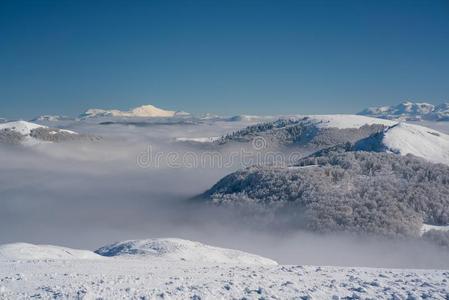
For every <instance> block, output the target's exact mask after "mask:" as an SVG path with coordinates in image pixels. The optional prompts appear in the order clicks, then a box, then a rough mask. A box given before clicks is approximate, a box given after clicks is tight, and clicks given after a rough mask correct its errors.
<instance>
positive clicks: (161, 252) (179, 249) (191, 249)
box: [95, 238, 277, 265]
mask: <svg viewBox="0 0 449 300" xmlns="http://www.w3.org/2000/svg"><path fill="white" fill-rule="evenodd" d="M95 252H96V253H98V254H100V255H104V256H120V257H128V258H146V259H151V258H159V259H167V260H175V261H187V262H195V263H220V264H222V263H224V264H236V265H238V264H249V265H277V263H276V262H275V261H273V260H271V259H268V258H264V257H261V256H258V255H254V254H250V253H246V252H242V251H238V250H232V249H225V248H219V247H213V246H208V245H205V244H202V243H199V242H193V241H189V240H183V239H176V238H160V239H145V240H129V241H124V242H119V243H115V244H112V245H109V246H104V247H102V248H100V249H98V250H97V251H95Z"/></svg>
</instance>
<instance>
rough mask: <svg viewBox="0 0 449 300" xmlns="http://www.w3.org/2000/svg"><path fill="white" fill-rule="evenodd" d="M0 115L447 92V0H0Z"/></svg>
mask: <svg viewBox="0 0 449 300" xmlns="http://www.w3.org/2000/svg"><path fill="white" fill-rule="evenodd" d="M0 37H1V42H0V117H7V118H31V117H34V116H36V115H40V114H44V113H49V114H65V115H78V114H79V113H80V112H82V111H83V110H85V109H87V108H90V107H100V108H119V109H127V108H129V107H134V106H138V105H141V104H146V103H151V104H154V105H156V106H159V107H162V108H166V109H173V110H185V111H189V112H194V113H202V112H214V113H222V114H234V113H252V114H273V113H342V112H348V113H351V112H357V111H359V110H361V109H362V108H364V107H366V106H373V105H380V104H395V103H397V102H400V101H402V100H405V99H411V100H426V101H428V102H431V103H439V102H444V101H449V1H447V0H446V1H438V0H432V1H413V0H407V1H398V0H391V1H380V0H378V1H368V0H367V1H344V0H343V1H312V0H310V1H300V0H295V1H288V0H285V1H274V0H273V1H265V0H258V1H256V0H254V1H249V0H238V1H235V0H226V1H225V0H223V1H218V0H217V1H215V0H208V1H200V0H198V1H193V0H184V1H170V0H166V1H151V0H148V1H137V0H135V1H112V0H108V1H98V0H91V1H81V0H80V1H68V0H60V1H59V0H53V1H46V0H35V1H21V0H14V1H9V0H2V1H0Z"/></svg>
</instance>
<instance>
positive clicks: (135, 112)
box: [80, 105, 189, 118]
mask: <svg viewBox="0 0 449 300" xmlns="http://www.w3.org/2000/svg"><path fill="white" fill-rule="evenodd" d="M185 115H189V114H188V113H186V112H176V111H171V110H164V109H161V108H157V107H155V106H153V105H142V106H139V107H136V108H132V109H130V110H128V111H121V110H118V109H111V110H105V109H98V108H92V109H88V110H87V111H86V112H84V113H83V114H81V116H80V117H82V118H92V117H174V116H185Z"/></svg>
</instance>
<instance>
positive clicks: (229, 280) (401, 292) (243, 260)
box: [0, 239, 449, 299]
mask: <svg viewBox="0 0 449 300" xmlns="http://www.w3.org/2000/svg"><path fill="white" fill-rule="evenodd" d="M97 253H99V254H102V255H98V254H95V253H93V252H90V251H84V250H73V249H69V248H63V247H56V246H36V245H30V244H9V245H4V246H0V299H270V298H271V299H366V298H370V299H421V298H428V299H448V297H449V271H444V270H399V269H372V268H342V267H313V266H293V265H277V264H276V263H275V262H274V261H272V260H270V259H266V258H263V257H260V256H257V255H252V254H248V253H245V252H241V251H235V250H230V249H222V248H217V247H211V246H207V245H203V244H200V243H195V242H190V241H185V240H179V239H156V240H143V241H126V242H122V243H116V244H113V245H110V246H106V247H102V248H100V249H99V250H98V251H97ZM104 255H109V256H104ZM27 257H28V258H27ZM44 257H45V258H44ZM234 258H235V260H233V259H234Z"/></svg>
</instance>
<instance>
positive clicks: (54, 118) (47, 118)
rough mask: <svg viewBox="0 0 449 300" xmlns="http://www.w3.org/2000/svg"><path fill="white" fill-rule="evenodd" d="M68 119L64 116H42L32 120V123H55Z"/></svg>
mask: <svg viewBox="0 0 449 300" xmlns="http://www.w3.org/2000/svg"><path fill="white" fill-rule="evenodd" d="M68 119H70V118H69V117H66V116H58V115H42V116H39V117H37V118H34V119H33V120H32V121H48V122H56V121H60V120H68Z"/></svg>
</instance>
